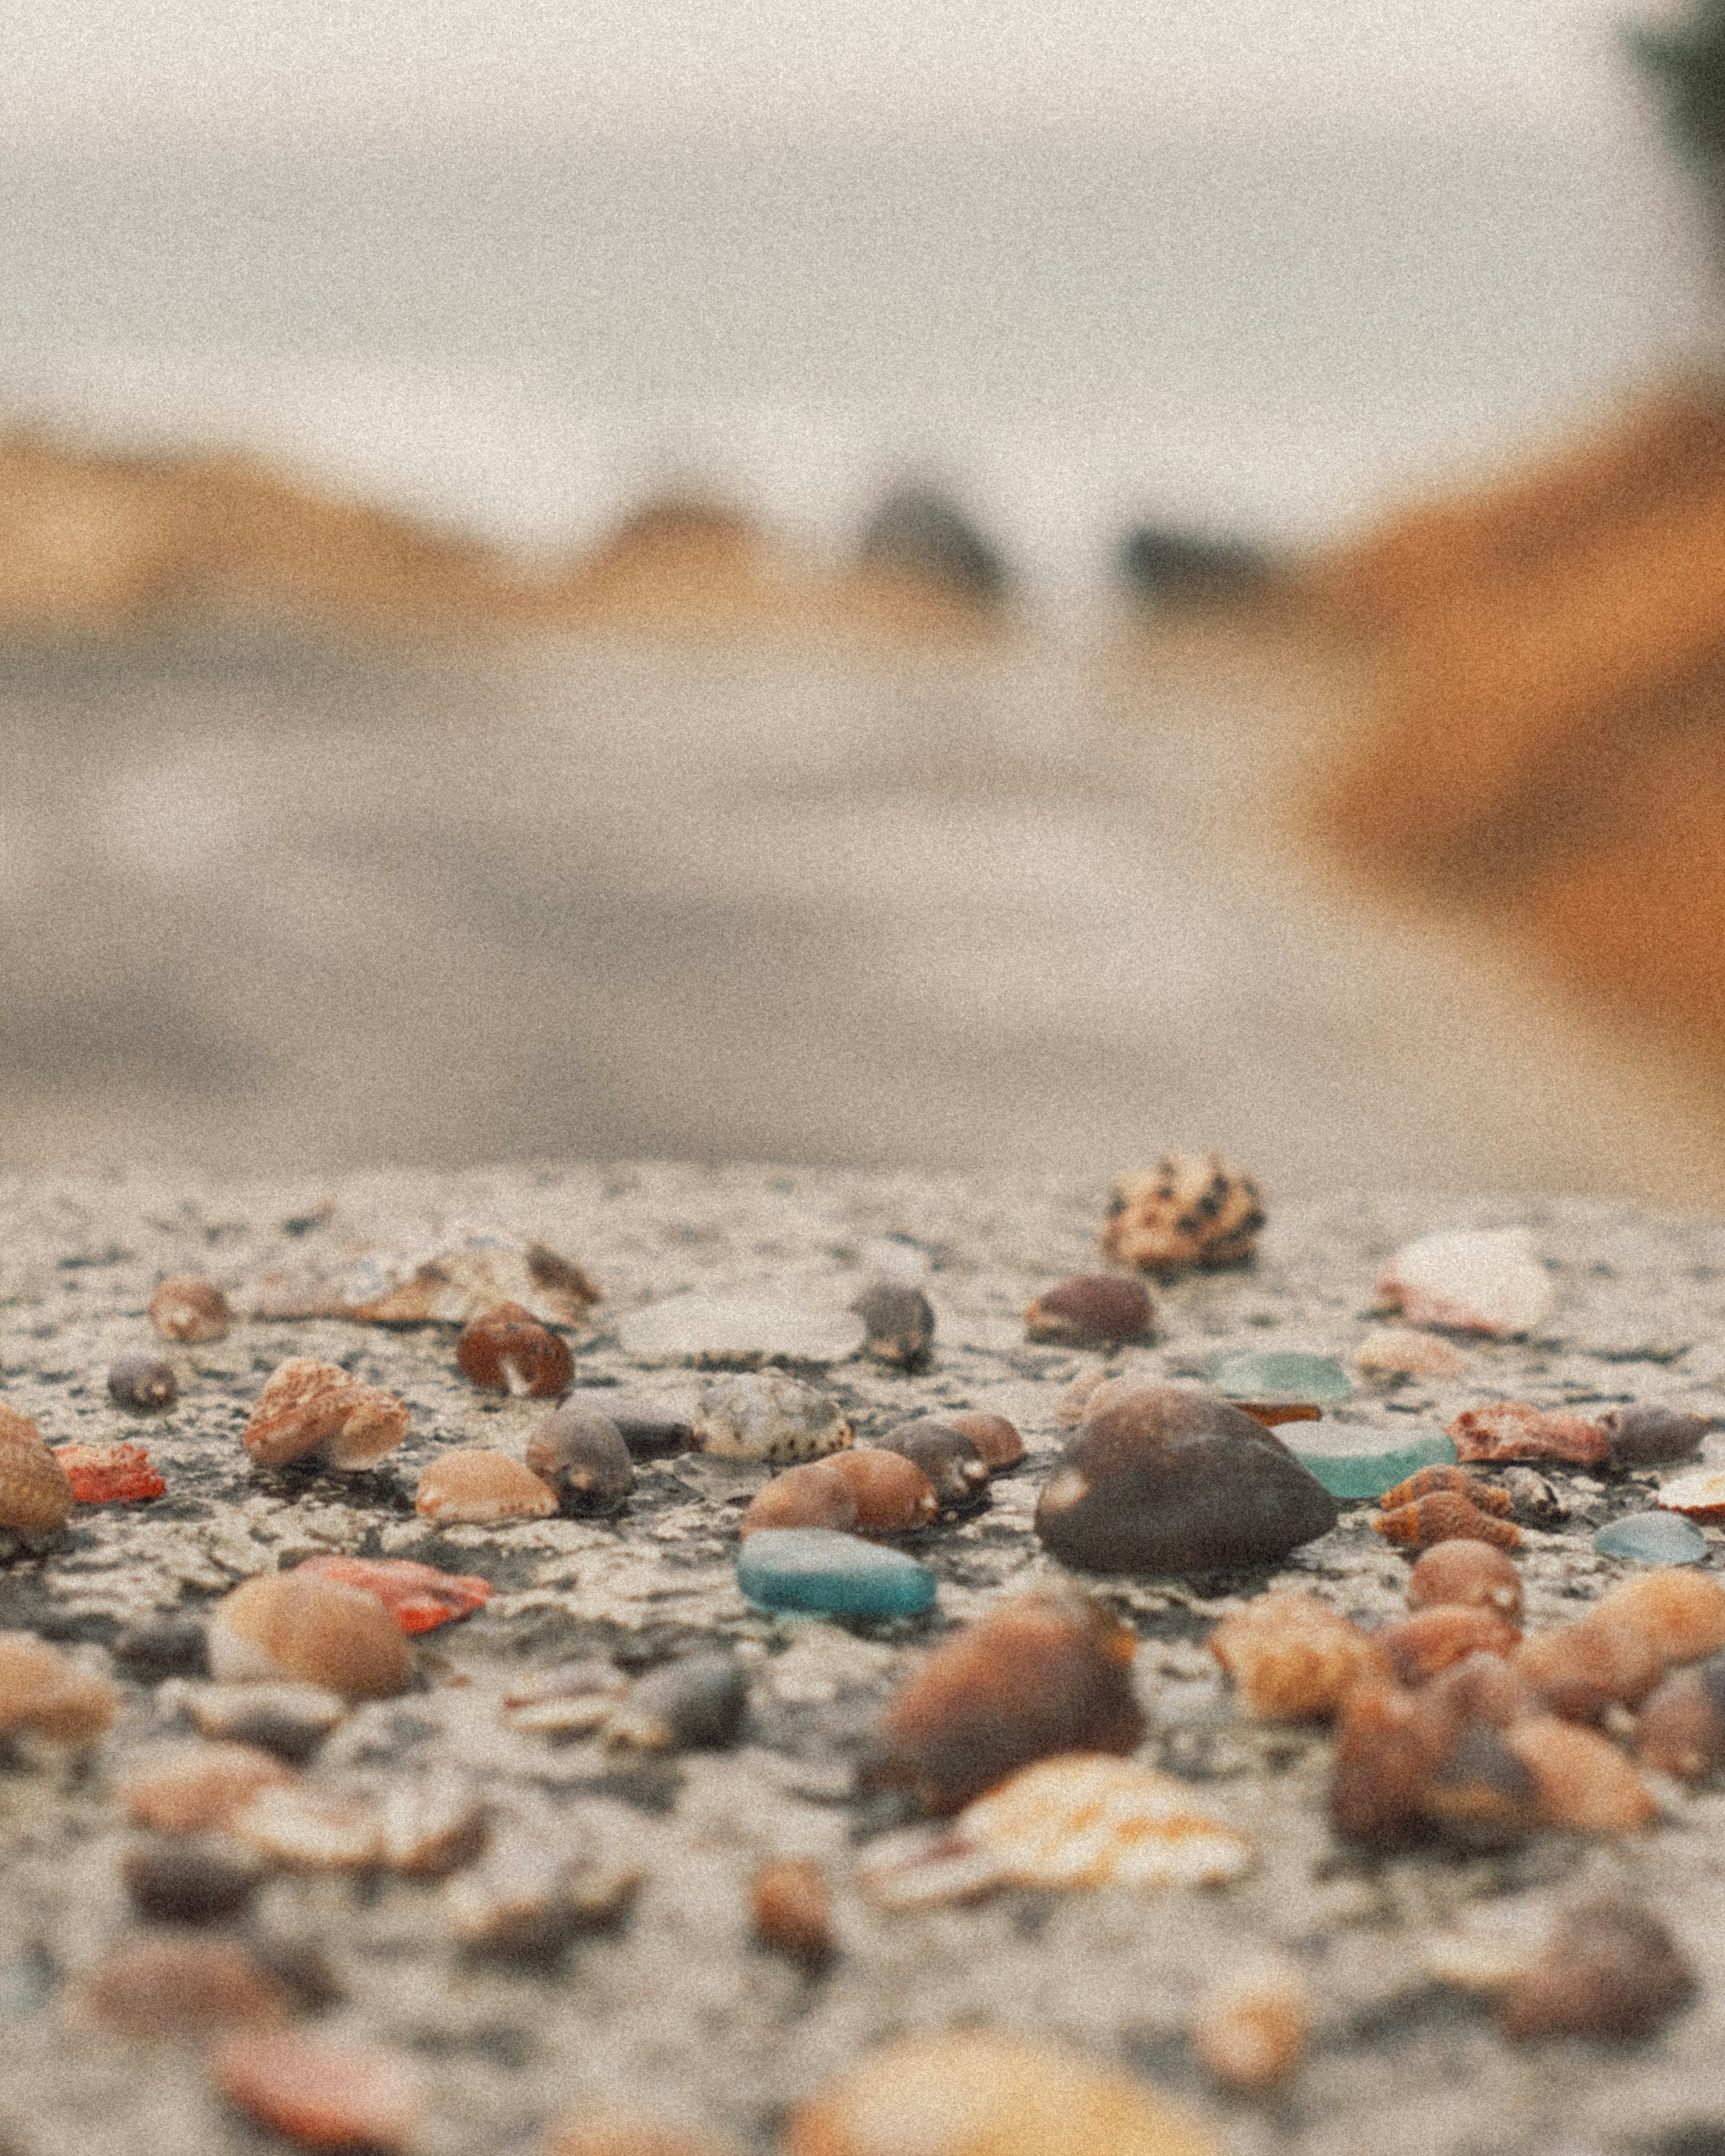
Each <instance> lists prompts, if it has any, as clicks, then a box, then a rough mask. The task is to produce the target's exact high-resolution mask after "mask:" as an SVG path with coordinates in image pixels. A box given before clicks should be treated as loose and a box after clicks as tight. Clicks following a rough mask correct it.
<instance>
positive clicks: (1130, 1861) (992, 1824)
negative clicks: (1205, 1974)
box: [956, 1753, 1255, 1887]
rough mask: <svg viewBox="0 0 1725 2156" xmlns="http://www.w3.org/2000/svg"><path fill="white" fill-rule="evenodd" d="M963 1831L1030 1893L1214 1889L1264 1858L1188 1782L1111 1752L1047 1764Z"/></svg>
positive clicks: (1004, 1788)
mask: <svg viewBox="0 0 1725 2156" xmlns="http://www.w3.org/2000/svg"><path fill="white" fill-rule="evenodd" d="M956 1833H957V1839H958V1840H961V1841H964V1842H968V1843H969V1844H971V1845H973V1847H975V1848H978V1849H980V1850H982V1851H984V1852H985V1853H986V1854H987V1855H988V1856H992V1857H993V1858H994V1859H996V1860H997V1861H998V1862H999V1866H1000V1867H1001V1871H1002V1872H1003V1874H1004V1876H1005V1877H1007V1878H1009V1879H1010V1880H1012V1881H1015V1882H1016V1883H1018V1884H1019V1885H1020V1886H1137V1887H1153V1886H1219V1885H1220V1884H1221V1883H1222V1882H1223V1881H1225V1880H1229V1879H1237V1878H1239V1877H1240V1875H1241V1874H1242V1873H1243V1872H1245V1871H1249V1870H1250V1868H1251V1866H1252V1864H1253V1863H1254V1861H1255V1851H1254V1849H1253V1847H1252V1845H1251V1843H1250V1840H1248V1839H1247V1837H1246V1836H1245V1835H1243V1834H1241V1833H1240V1832H1239V1831H1238V1830H1237V1829H1235V1828H1234V1827H1230V1826H1224V1825H1223V1824H1222V1823H1221V1821H1219V1820H1214V1819H1211V1818H1209V1817H1208V1816H1207V1815H1205V1814H1204V1813H1203V1812H1201V1811H1199V1809H1197V1808H1196V1807H1195V1806H1194V1804H1193V1801H1192V1793H1191V1790H1190V1789H1189V1787H1188V1785H1187V1784H1185V1783H1183V1782H1181V1781H1178V1780H1177V1779H1175V1778H1174V1776H1173V1775H1172V1774H1162V1773H1160V1772H1159V1771H1158V1769H1157V1768H1153V1767H1145V1766H1141V1765H1140V1764H1139V1763H1137V1761H1136V1760H1132V1759H1120V1758H1111V1757H1109V1756H1107V1755H1106V1754H1087V1753H1080V1754H1076V1755H1071V1756H1068V1757H1065V1758H1054V1759H1043V1760H1039V1761H1038V1762H1037V1763H1036V1764H1035V1765H1034V1766H1031V1767H1026V1768H1023V1769H1022V1771H1021V1772H1019V1774H1014V1775H1013V1776H1011V1777H1010V1778H1009V1779H1008V1780H1007V1781H1005V1782H1003V1783H1002V1784H1000V1786H999V1788H998V1789H993V1790H991V1791H990V1792H989V1793H988V1795H987V1796H985V1797H982V1798H979V1799H978V1800H977V1801H976V1802H975V1803H974V1804H971V1805H970V1806H969V1807H968V1809H966V1810H965V1811H964V1812H963V1813H962V1814H961V1815H959V1819H958V1821H957V1829H956Z"/></svg>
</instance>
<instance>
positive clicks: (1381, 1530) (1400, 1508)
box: [1372, 1470, 1522, 1550]
mask: <svg viewBox="0 0 1725 2156" xmlns="http://www.w3.org/2000/svg"><path fill="white" fill-rule="evenodd" d="M1422 1472H1423V1470H1422ZM1372 1531H1373V1533H1374V1534H1379V1535H1382V1536H1383V1537H1384V1540H1385V1542H1389V1543H1399V1544H1400V1546H1401V1547H1402V1548H1404V1549H1418V1550H1424V1549H1430V1548H1433V1546H1434V1545H1435V1544H1436V1543H1445V1542H1477V1543H1493V1544H1495V1545H1496V1547H1497V1548H1499V1549H1519V1548H1521V1546H1522V1531H1521V1529H1520V1528H1519V1527H1517V1526H1516V1525H1515V1523H1514V1522H1513V1521H1511V1520H1500V1519H1497V1518H1495V1517H1493V1516H1492V1515H1491V1513H1490V1512H1481V1511H1480V1509H1479V1507H1477V1506H1476V1505H1471V1504H1470V1503H1469V1502H1468V1501H1467V1499H1466V1497H1462V1496H1457V1495H1456V1493H1455V1491H1453V1490H1440V1491H1436V1492H1435V1494H1434V1495H1433V1496H1430V1497H1416V1498H1415V1499H1414V1501H1413V1503H1412V1504H1410V1505H1396V1506H1393V1507H1391V1508H1390V1509H1389V1511H1388V1512H1379V1513H1378V1517H1377V1518H1376V1519H1375V1520H1373V1522H1372Z"/></svg>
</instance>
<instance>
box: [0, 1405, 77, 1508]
mask: <svg viewBox="0 0 1725 2156" xmlns="http://www.w3.org/2000/svg"><path fill="white" fill-rule="evenodd" d="M74 1501H75V1500H74V1495H73V1491H72V1485H71V1483H70V1482H69V1481H68V1480H67V1477H66V1471H65V1470H64V1468H63V1467H62V1466H60V1464H59V1461H58V1460H56V1459H55V1458H54V1455H53V1454H52V1453H51V1452H50V1451H49V1449H48V1447H47V1446H46V1445H44V1443H43V1441H42V1433H41V1432H40V1430H38V1429H37V1427H36V1425H35V1424H34V1423H33V1422H32V1421H31V1420H30V1418H29V1417H28V1415H24V1414H19V1413H18V1409H16V1408H9V1407H7V1406H6V1405H5V1404H3V1403H0V1527H10V1528H11V1529H12V1530H13V1532H14V1533H16V1534H20V1535H22V1536H23V1537H24V1538H25V1540H26V1541H45V1540H47V1539H48V1538H49V1537H51V1536H54V1535H57V1534H58V1533H59V1531H60V1529H61V1528H62V1527H64V1526H65V1524H66V1522H67V1520H68V1519H69V1517H70V1516H71V1511H72V1507H73V1504H74Z"/></svg>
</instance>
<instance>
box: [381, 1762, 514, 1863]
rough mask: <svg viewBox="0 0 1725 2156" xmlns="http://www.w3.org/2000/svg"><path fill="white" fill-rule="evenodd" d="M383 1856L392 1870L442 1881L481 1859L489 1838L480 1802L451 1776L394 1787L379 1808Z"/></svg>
mask: <svg viewBox="0 0 1725 2156" xmlns="http://www.w3.org/2000/svg"><path fill="white" fill-rule="evenodd" d="M379 1815H380V1816H379V1821H378V1824H379V1827H380V1830H381V1851H380V1853H381V1855H382V1859H383V1861H384V1862H385V1863H386V1864H387V1865H388V1866H389V1868H390V1869H391V1871H403V1872H406V1873H407V1874H408V1876H409V1877H411V1878H417V1879H441V1878H444V1877H446V1876H448V1874H449V1873H450V1872H452V1871H460V1870H461V1868H462V1866H464V1865H468V1864H471V1863H473V1862H474V1861H475V1860H476V1859H477V1858H478V1857H479V1856H480V1855H482V1854H483V1852H484V1850H485V1844H486V1842H487V1841H488V1840H490V1832H491V1821H490V1809H489V1808H488V1806H487V1805H486V1804H485V1801H484V1799H482V1798H480V1797H479V1796H476V1795H475V1793H474V1791H473V1790H472V1789H470V1787H469V1786H468V1784H466V1783H465V1781H463V1780H462V1779H461V1778H460V1777H459V1775H455V1774H432V1775H429V1776H428V1777H427V1778H426V1779H424V1780H423V1781H418V1782H397V1783H395V1784H393V1785H392V1786H391V1787H390V1788H389V1789H386V1790H385V1791H384V1793H383V1801H382V1805H381V1806H380V1807H379Z"/></svg>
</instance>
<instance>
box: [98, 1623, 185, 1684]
mask: <svg viewBox="0 0 1725 2156" xmlns="http://www.w3.org/2000/svg"><path fill="white" fill-rule="evenodd" d="M110 1653H111V1654H112V1655H113V1657H114V1659H115V1661H116V1662H117V1663H118V1664H119V1665H120V1667H121V1670H122V1671H123V1672H124V1673H125V1674H126V1676H129V1677H131V1678H133V1679H134V1680H135V1681H137V1682H138V1683H140V1684H157V1683H159V1682H160V1681H161V1680H162V1678H163V1677H202V1676H208V1675H209V1656H208V1650H207V1645H206V1641H205V1636H204V1625H203V1619H202V1618H201V1617H156V1618H151V1620H148V1621H147V1622H146V1623H145V1624H142V1625H131V1626H130V1627H129V1628H128V1629H127V1630H126V1631H124V1632H122V1633H121V1635H120V1636H119V1638H118V1639H116V1640H115V1642H114V1645H113V1646H112V1648H111V1649H110Z"/></svg>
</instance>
